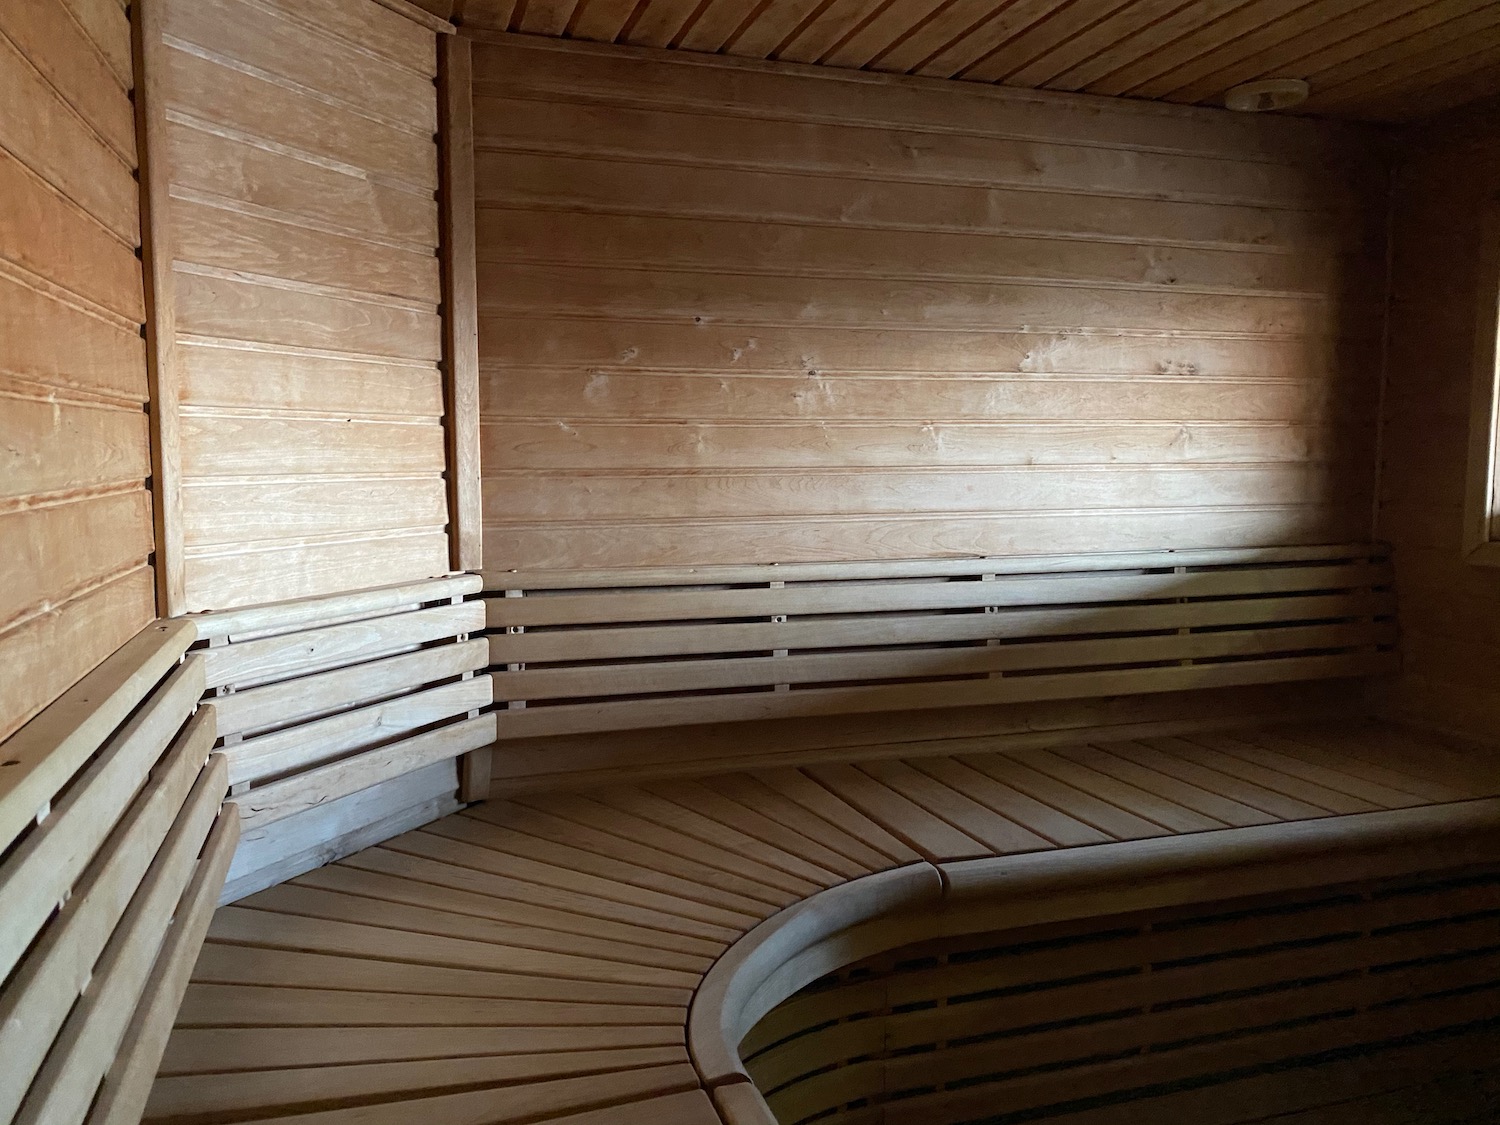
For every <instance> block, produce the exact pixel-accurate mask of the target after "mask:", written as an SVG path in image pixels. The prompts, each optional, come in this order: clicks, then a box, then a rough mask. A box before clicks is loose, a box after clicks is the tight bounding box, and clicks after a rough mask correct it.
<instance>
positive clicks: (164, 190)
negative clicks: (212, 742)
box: [131, 0, 186, 617]
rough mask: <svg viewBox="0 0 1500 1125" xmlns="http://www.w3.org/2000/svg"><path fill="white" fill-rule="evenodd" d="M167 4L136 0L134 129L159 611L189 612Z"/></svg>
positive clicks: (169, 613)
mask: <svg viewBox="0 0 1500 1125" xmlns="http://www.w3.org/2000/svg"><path fill="white" fill-rule="evenodd" d="M167 2H168V0H134V3H133V4H132V5H131V11H132V20H131V44H132V55H133V65H134V68H135V130H136V149H137V154H138V160H139V165H140V172H139V177H140V206H141V266H142V269H143V271H144V274H145V296H146V332H145V335H146V371H147V386H148V389H149V394H150V396H151V408H150V409H151V501H152V508H153V510H154V519H155V524H156V528H155V532H156V611H157V614H158V616H161V617H172V616H174V615H176V614H179V613H182V612H183V611H184V610H185V609H186V605H185V601H186V595H185V593H184V577H183V559H182V492H181V481H182V446H181V439H180V436H179V432H178V431H179V427H178V403H179V389H178V376H177V290H176V285H175V283H174V281H173V278H172V237H171V227H170V223H171V206H172V201H171V197H170V188H171V167H170V165H169V163H168V160H167V95H166V90H165V88H164V83H165V81H166V68H165V66H164V65H163V64H162V52H163V50H164V49H165V48H164V47H163V44H162V16H163V8H164V5H165V4H166V3H167Z"/></svg>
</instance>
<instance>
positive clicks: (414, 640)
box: [201, 601, 484, 688]
mask: <svg viewBox="0 0 1500 1125" xmlns="http://www.w3.org/2000/svg"><path fill="white" fill-rule="evenodd" d="M483 628H484V605H483V603H481V602H477V601H476V602H465V603H463V604H461V605H456V606H434V607H432V608H431V609H419V610H412V611H409V612H403V613H394V614H391V615H389V616H383V617H378V618H373V619H370V620H366V621H354V622H351V623H349V624H346V625H328V626H324V627H321V628H309V629H304V630H300V631H298V632H292V633H284V634H279V635H277V636H272V637H265V638H262V639H260V640H247V641H241V642H239V643H236V644H231V645H220V646H218V647H216V648H208V649H203V650H202V652H201V655H202V657H203V666H204V677H205V681H206V684H207V686H208V687H211V688H215V687H225V686H227V685H234V686H235V687H236V688H238V687H241V686H243V687H246V688H251V687H254V686H255V685H256V684H259V683H265V682H268V681H275V680H285V679H290V678H292V677H299V676H306V675H311V674H316V673H318V672H322V671H324V670H326V669H329V668H334V667H337V666H339V665H342V664H357V663H360V662H362V661H366V660H372V659H378V658H380V657H383V656H388V655H393V654H395V653H397V652H400V651H402V650H403V649H406V648H411V647H416V646H419V645H423V644H427V643H430V642H432V641H438V640H444V639H446V638H448V637H455V636H458V635H459V634H462V633H476V632H478V631H479V630H481V629H483Z"/></svg>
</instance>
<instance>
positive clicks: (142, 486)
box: [0, 0, 156, 739]
mask: <svg viewBox="0 0 1500 1125" xmlns="http://www.w3.org/2000/svg"><path fill="white" fill-rule="evenodd" d="M92 8H97V9H98V10H97V11H91V10H90V9H92ZM134 85H135V80H134V74H133V71H132V67H131V60H130V22H129V20H128V18H127V17H126V15H125V13H124V12H123V11H121V10H120V9H119V8H118V7H117V6H115V5H112V4H111V5H80V4H76V3H67V2H64V0H40V2H37V3H28V4H9V5H6V8H5V11H4V12H0V91H3V92H0V102H3V103H4V104H5V106H6V112H5V115H4V121H3V123H0V542H4V543H5V544H6V549H5V550H4V551H3V552H0V667H3V668H5V669H6V686H5V691H4V698H3V700H0V739H3V738H5V737H7V736H9V735H10V734H12V733H13V732H14V731H16V730H17V729H18V728H19V727H20V726H21V725H22V724H24V723H25V722H26V721H27V720H28V719H30V718H31V717H32V716H33V715H35V714H36V713H37V712H38V711H40V710H41V709H42V708H43V707H45V706H46V705H47V704H49V703H51V702H52V700H54V699H56V698H57V697H58V696H59V695H61V694H62V693H63V692H64V691H65V690H67V689H68V688H69V687H71V686H72V684H73V683H74V682H75V681H77V680H78V679H79V677H81V676H82V675H83V674H84V673H85V672H88V671H90V670H91V669H92V668H94V667H95V666H96V665H97V664H99V662H100V661H102V660H103V659H104V658H105V657H106V656H108V655H109V654H110V653H111V652H113V651H115V649H117V648H119V647H120V645H122V644H124V643H125V642H126V641H127V640H129V639H130V638H131V637H132V636H133V635H134V634H135V633H136V632H137V631H138V630H139V629H141V628H142V627H143V626H144V625H146V623H147V622H149V621H150V620H151V619H152V618H153V617H154V616H156V612H155V592H154V586H153V582H154V572H153V568H152V562H151V551H152V528H151V497H150V494H149V490H148V487H147V477H149V476H150V475H151V465H150V462H151V458H150V444H149V437H148V432H147V431H148V424H147V417H146V414H145V413H144V412H143V408H144V405H145V403H146V401H147V399H148V398H149V397H150V392H149V390H148V388H147V379H146V354H145V349H144V346H143V344H142V340H141V327H142V324H143V323H144V321H145V315H146V314H145V307H144V295H143V290H142V277H141V264H140V262H139V261H138V260H137V258H136V252H137V250H138V248H139V247H140V245H141V232H140V219H139V205H138V198H137V194H138V193H137V186H136V182H135V179H134V176H135V173H136V170H137V167H138V162H137V160H136V148H135V122H134V111H133V110H132V107H131V90H132V89H133V87H134Z"/></svg>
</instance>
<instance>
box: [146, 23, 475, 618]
mask: <svg viewBox="0 0 1500 1125" xmlns="http://www.w3.org/2000/svg"><path fill="white" fill-rule="evenodd" d="M161 3H162V9H163V13H162V26H161V27H160V29H159V30H158V31H157V33H156V35H155V37H154V38H155V49H156V50H157V51H158V53H159V54H160V65H159V66H158V68H157V70H158V72H159V81H160V83H161V85H162V88H163V95H162V96H163V99H164V102H165V109H164V114H163V124H162V127H161V133H162V147H163V148H164V150H165V156H164V159H165V164H166V166H167V168H168V171H169V177H170V182H169V184H167V185H165V186H164V190H163V192H162V193H161V195H162V198H163V206H164V209H165V211H166V212H167V216H166V219H165V221H166V222H167V223H168V224H169V225H170V230H167V231H164V233H163V253H164V254H165V255H166V257H167V259H168V261H169V264H170V267H171V268H170V270H169V271H168V273H169V279H170V282H171V284H172V286H173V290H174V297H173V299H172V302H171V314H172V316H173V317H174V319H175V323H174V324H173V325H172V328H171V330H172V333H173V336H172V345H173V351H174V353H175V355H176V357H177V358H178V360H179V363H178V367H177V371H178V374H179V379H180V385H179V388H178V394H176V395H174V396H173V398H174V402H177V403H180V411H181V425H180V431H181V432H180V438H179V440H178V441H176V442H175V443H173V448H174V449H178V450H180V457H181V488H180V495H181V502H182V513H181V517H180V523H179V526H178V528H177V530H176V533H175V536H170V537H168V538H169V541H170V542H171V543H173V544H174V545H175V547H176V549H177V550H179V551H180V552H181V554H182V566H183V571H184V574H183V581H182V587H183V589H182V598H181V602H180V605H177V606H175V607H174V608H178V609H183V610H204V609H222V608H226V607H230V606H243V605H253V604H257V603H270V602H277V601H281V600H284V599H287V598H295V597H306V596H316V595H321V594H330V593H336V592H339V591H345V590H351V589H358V588H362V587H366V586H374V585H380V584H383V583H390V582H401V581H409V580H415V579H422V578H427V577H430V576H433V575H437V574H441V573H444V572H445V571H446V570H447V569H448V567H449V561H448V540H449V535H448V531H447V528H448V525H449V524H450V522H451V519H450V515H449V511H448V504H447V502H446V500H445V498H444V492H445V489H446V485H445V483H444V479H443V478H444V475H445V472H446V468H447V458H446V456H445V454H444V450H443V423H442V419H443V416H444V414H445V408H444V404H443V376H442V371H441V369H440V367H439V361H440V359H441V357H442V355H443V344H442V321H441V318H440V316H439V306H440V304H441V303H442V302H443V297H442V292H441V280H440V271H439V260H438V256H437V251H438V241H439V235H438V228H439V224H438V207H437V200H436V199H435V196H434V193H435V191H436V189H437V187H438V147H437V144H436V143H435V141H434V132H435V130H436V127H437V119H438V99H437V89H436V87H435V85H434V77H435V74H436V49H435V48H436V38H437V36H436V34H435V30H434V27H433V26H427V25H424V24H423V23H422V22H421V21H418V20H413V19H409V18H407V16H409V15H410V14H411V13H410V11H407V12H405V13H404V14H403V12H398V11H393V10H390V9H388V8H382V7H380V6H379V5H376V4H371V3H354V2H352V0H317V2H316V3H313V4H311V5H296V4H289V3H283V2H281V0H213V2H212V3H210V4H208V5H206V6H205V5H199V4H190V3H186V2H181V0H161ZM422 15H423V17H424V19H425V18H427V17H426V13H422ZM444 26H446V25H444ZM168 196H169V198H168Z"/></svg>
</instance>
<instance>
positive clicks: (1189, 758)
mask: <svg viewBox="0 0 1500 1125" xmlns="http://www.w3.org/2000/svg"><path fill="white" fill-rule="evenodd" d="M1495 795H1500V759H1493V758H1490V757H1489V756H1487V755H1482V754H1478V753H1474V754H1470V753H1465V752H1460V751H1457V750H1453V749H1449V748H1446V747H1444V746H1440V745H1436V744H1433V743H1429V742H1427V741H1425V740H1421V739H1420V738H1419V736H1415V735H1412V734H1410V733H1407V732H1400V731H1396V730H1394V729H1392V728H1387V727H1381V726H1376V725H1373V724H1366V725H1360V726H1357V727H1351V726H1349V725H1347V724H1345V725H1341V726H1337V727H1335V726H1298V727H1295V728H1292V727H1287V728H1277V729H1271V730H1256V731H1253V732H1249V731H1241V732H1236V733H1234V734H1232V735H1231V734H1194V735H1192V736H1191V737H1189V738H1161V739H1150V740H1145V741H1139V742H1121V743H1109V744H1098V745H1091V746H1079V747H1070V748H1061V749H1054V750H1047V751H1034V750H1027V751H1016V752H1011V753H975V754H972V755H970V754H961V755H956V756H949V757H929V758H914V759H909V760H901V759H894V758H893V759H886V760H874V761H865V762H861V763H858V764H848V763H844V764H835V765H821V766H809V767H805V768H801V769H791V768H783V769H775V770H769V771H764V772H754V773H735V774H726V775H720V776H710V777H700V778H695V779H691V780H671V781H659V782H647V783H643V784H641V785H638V786H628V787H626V786H621V787H614V788H609V789H603V790H596V791H592V792H588V793H577V794H573V793H547V794H537V795H527V796H521V797H516V798H515V799H514V800H509V801H492V802H489V803H487V804H484V805H479V806H475V807H472V808H470V809H468V810H466V811H464V812H461V813H458V814H455V815H453V816H450V817H447V818H445V819H443V820H440V821H437V822H436V823H433V824H430V825H428V826H427V827H425V828H422V829H419V830H417V831H414V832H410V833H407V834H406V835H404V836H400V837H397V838H396V839H393V840H390V841H388V842H386V843H385V844H382V845H379V846H377V847H373V848H369V849H367V850H366V851H363V852H360V853H358V854H357V855H354V856H351V857H350V858H348V859H346V860H343V861H342V862H340V863H337V864H334V865H332V866H329V867H325V868H321V869H319V870H316V871H313V872H310V873H308V874H306V875H303V876H300V877H298V878H297V879H295V880H293V881H292V882H291V883H288V884H283V885H281V886H277V887H274V888H272V889H270V890H267V891H263V892H261V893H259V894H257V895H254V896H252V897H250V898H247V899H245V900H243V901H241V902H239V903H236V904H234V905H231V906H227V907H223V908H221V909H220V910H219V911H218V913H217V915H216V917H215V919H214V922H213V926H212V929H211V931H210V935H209V941H208V944H207V945H206V946H205V948H204V951H203V954H202V956H201V958H200V960H199V963H198V966H197V968H196V971H195V973H194V980H193V984H192V985H191V986H190V988H189V990H188V993H187V997H186V1000H185V1003H184V1005H183V1007H182V1010H181V1012H180V1014H179V1016H178V1023H177V1027H176V1030H175V1032H174V1034H173V1036H172V1039H171V1043H170V1045H169V1047H168V1050H167V1053H166V1057H165V1059H164V1061H163V1064H162V1071H161V1075H160V1076H159V1078H158V1080H157V1083H156V1086H155V1089H154V1091H153V1094H152V1099H151V1104H150V1108H149V1111H148V1119H183V1120H192V1121H231V1120H232V1121H244V1120H255V1121H262V1120H282V1119H286V1118H293V1117H294V1118H295V1120H296V1121H297V1122H298V1123H299V1125H323V1123H329V1125H334V1123H338V1125H353V1123H354V1122H356V1121H357V1122H358V1123H359V1125H387V1123H389V1125H408V1123H412V1122H427V1123H432V1125H439V1123H441V1125H450V1123H457V1122H474V1123H479V1122H510V1121H517V1122H523V1121H524V1122H533V1121H567V1122H569V1123H570V1125H596V1123H597V1125H606V1123H608V1125H631V1123H638V1125H717V1123H718V1121H719V1118H718V1116H717V1114H716V1113H715V1111H714V1110H713V1108H712V1103H711V1102H710V1100H709V1099H708V1097H707V1096H706V1095H705V1094H704V1093H703V1092H702V1091H701V1089H700V1088H699V1083H698V1079H697V1076H696V1072H695V1071H694V1068H693V1066H692V1065H691V1063H690V1061H689V1058H688V1055H687V1052H686V1049H685V1046H684V1021H685V1018H686V1013H687V1007H688V1004H689V1001H690V999H691V997H692V995H693V990H694V988H695V987H696V986H697V984H698V982H699V980H700V978H701V977H702V975H703V974H704V972H705V971H706V970H707V969H708V968H709V966H710V965H711V964H712V963H713V962H714V960H715V959H716V958H717V957H718V956H719V955H720V954H721V953H722V952H723V951H724V950H725V949H726V948H727V947H728V946H729V945H730V944H731V943H732V942H734V941H735V940H736V939H737V938H738V937H739V936H740V935H742V934H744V933H745V932H746V931H747V930H749V929H750V928H751V927H752V926H754V925H755V924H756V923H757V922H759V921H760V920H762V919H763V918H766V917H768V916H769V915H771V914H773V913H774V912H776V911H777V910H778V909H779V908H781V907H784V906H786V905H788V904H790V903H793V902H795V901H797V900H799V899H802V898H804V897H806V896H808V895H810V894H812V893H814V892H816V891H818V890H819V889H822V888H826V887H830V886H833V885H835V884H838V883H841V882H844V881H846V880H849V879H852V878H855V877H858V876H861V875H864V874H868V873H871V872H875V871H880V870H883V869H887V868H890V867H894V866H898V865H901V864H905V863H909V862H916V861H921V860H926V861H928V862H943V861H949V860H956V859H963V858H970V857H977V856H991V855H998V854H1007V853H1017V852H1026V851H1036V850H1042V849H1053V848H1076V847H1086V846H1088V845H1091V844H1100V843H1106V842H1109V841H1117V840H1129V839H1138V838H1144V837H1151V836H1166V835H1181V836H1189V835H1190V834H1193V833H1198V832H1204V831H1209V830H1215V829H1222V828H1226V827H1239V826H1248V825H1260V824H1268V823H1274V822H1278V821H1290V820H1301V819H1311V818H1323V817H1327V816H1336V815H1345V814H1354V813H1361V812H1370V811H1377V810H1382V809H1395V808H1406V807H1412V806H1418V805H1429V804H1434V803H1442V802H1450V801H1464V800H1469V799H1474V798H1480V797H1489V796H1495ZM1184 847H1185V848H1187V847H1191V840H1190V839H1185V840H1184Z"/></svg>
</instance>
